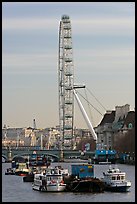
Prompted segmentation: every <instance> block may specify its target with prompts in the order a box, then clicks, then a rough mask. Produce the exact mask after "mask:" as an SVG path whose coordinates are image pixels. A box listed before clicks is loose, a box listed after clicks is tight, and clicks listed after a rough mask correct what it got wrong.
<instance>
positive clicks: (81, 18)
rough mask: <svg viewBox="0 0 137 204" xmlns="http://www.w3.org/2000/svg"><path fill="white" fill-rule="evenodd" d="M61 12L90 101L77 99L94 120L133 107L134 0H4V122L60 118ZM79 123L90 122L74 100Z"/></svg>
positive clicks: (77, 76) (39, 123) (43, 123)
mask: <svg viewBox="0 0 137 204" xmlns="http://www.w3.org/2000/svg"><path fill="white" fill-rule="evenodd" d="M64 14H65V15H68V16H69V17H70V20H71V28H72V43H73V64H74V83H79V84H85V85H86V88H87V89H86V93H85V91H84V90H80V91H81V94H82V95H83V97H85V96H86V97H87V98H88V101H89V103H90V104H92V106H90V107H89V104H87V103H86V101H85V100H83V99H82V97H81V98H80V100H81V102H82V100H83V102H82V103H83V106H85V110H86V111H87V114H88V116H89V118H90V119H91V122H92V125H93V126H97V125H98V124H99V123H100V122H101V120H102V118H103V115H104V114H105V112H106V110H115V106H123V105H125V104H129V105H130V110H134V108H135V3H134V2H2V126H3V125H4V124H6V125H7V126H8V127H29V126H30V127H33V119H35V121H36V127H37V128H46V127H55V126H56V125H58V124H59V102H58V50H59V22H60V20H61V17H62V15H64ZM87 90H89V92H87ZM91 93H92V95H91ZM84 94H85V95H84ZM93 96H94V97H93ZM79 97H80V96H79ZM95 99H96V100H95ZM98 102H100V103H98ZM100 104H102V106H103V107H105V109H104V108H103V107H102V106H101V105H100ZM97 110H98V111H97ZM74 126H76V127H78V128H87V125H86V123H85V120H84V119H83V116H82V114H81V112H80V111H79V108H78V106H77V104H76V102H75V112H74Z"/></svg>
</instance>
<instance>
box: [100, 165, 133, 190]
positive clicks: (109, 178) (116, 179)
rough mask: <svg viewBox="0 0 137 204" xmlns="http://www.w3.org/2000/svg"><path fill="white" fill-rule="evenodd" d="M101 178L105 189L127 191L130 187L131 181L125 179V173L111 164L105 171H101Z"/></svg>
mask: <svg viewBox="0 0 137 204" xmlns="http://www.w3.org/2000/svg"><path fill="white" fill-rule="evenodd" d="M103 175H104V177H103V178H102V180H103V182H104V184H105V190H108V191H115V192H127V191H129V188H130V187H131V182H130V181H128V180H126V173H125V172H122V171H120V169H119V168H117V167H114V168H112V167H111V166H110V167H109V169H108V170H107V171H106V172H103Z"/></svg>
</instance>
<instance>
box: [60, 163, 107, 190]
mask: <svg viewBox="0 0 137 204" xmlns="http://www.w3.org/2000/svg"><path fill="white" fill-rule="evenodd" d="M71 172H72V173H71V175H70V176H68V177H67V178H65V179H64V182H65V183H66V184H67V186H66V191H70V192H103V191H104V183H103V181H102V180H100V179H99V178H96V177H94V165H91V164H72V165H71Z"/></svg>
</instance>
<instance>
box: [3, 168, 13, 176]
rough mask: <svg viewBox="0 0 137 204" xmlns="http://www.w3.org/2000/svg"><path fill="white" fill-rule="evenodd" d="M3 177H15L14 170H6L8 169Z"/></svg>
mask: <svg viewBox="0 0 137 204" xmlns="http://www.w3.org/2000/svg"><path fill="white" fill-rule="evenodd" d="M5 175H15V171H14V169H12V168H8V169H7V170H6V171H5Z"/></svg>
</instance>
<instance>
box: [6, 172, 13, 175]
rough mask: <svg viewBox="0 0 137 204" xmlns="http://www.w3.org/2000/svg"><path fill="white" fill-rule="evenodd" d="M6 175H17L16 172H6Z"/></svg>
mask: <svg viewBox="0 0 137 204" xmlns="http://www.w3.org/2000/svg"><path fill="white" fill-rule="evenodd" d="M5 175H15V173H14V172H5Z"/></svg>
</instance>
